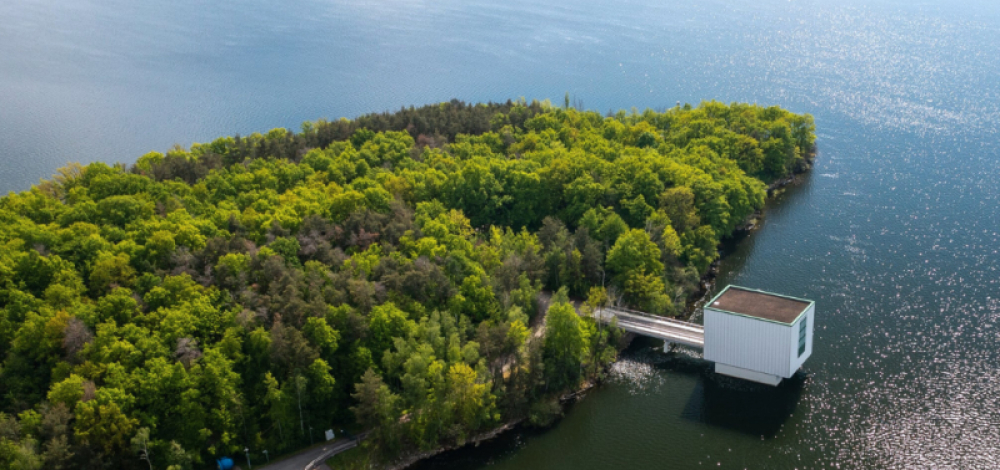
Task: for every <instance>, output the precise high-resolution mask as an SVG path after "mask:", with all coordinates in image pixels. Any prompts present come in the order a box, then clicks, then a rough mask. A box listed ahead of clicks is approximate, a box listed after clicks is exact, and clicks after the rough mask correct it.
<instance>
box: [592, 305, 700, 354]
mask: <svg viewBox="0 0 1000 470" xmlns="http://www.w3.org/2000/svg"><path fill="white" fill-rule="evenodd" d="M594 318H595V319H597V320H599V321H602V322H604V323H610V322H611V320H612V319H613V318H617V319H618V326H619V327H620V328H621V329H623V330H625V331H629V332H632V333H637V334H640V335H643V336H649V337H652V338H659V339H662V340H664V341H669V342H671V343H677V344H683V345H686V346H691V347H694V348H699V349H704V348H705V327H704V326H702V325H698V324H695V323H689V322H685V321H680V320H674V319H672V318H664V317H658V316H654V315H650V314H648V313H644V312H638V311H635V310H629V309H624V308H621V307H604V308H600V309H598V310H597V311H596V312H594Z"/></svg>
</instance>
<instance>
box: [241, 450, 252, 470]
mask: <svg viewBox="0 0 1000 470" xmlns="http://www.w3.org/2000/svg"><path fill="white" fill-rule="evenodd" d="M243 452H246V453H247V467H250V470H253V464H251V463H250V448H249V447H244V448H243Z"/></svg>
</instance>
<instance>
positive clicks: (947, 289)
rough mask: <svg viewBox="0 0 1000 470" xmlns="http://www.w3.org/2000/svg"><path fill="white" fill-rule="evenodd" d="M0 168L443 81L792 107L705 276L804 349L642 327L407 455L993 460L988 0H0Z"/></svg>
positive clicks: (994, 131)
mask: <svg viewBox="0 0 1000 470" xmlns="http://www.w3.org/2000/svg"><path fill="white" fill-rule="evenodd" d="M0 19H2V21H0V172H2V173H0V191H3V192H6V191H10V190H23V189H25V188H27V187H28V186H29V185H30V184H32V183H33V182H36V181H37V180H38V178H40V177H45V176H48V175H50V174H51V173H52V172H53V170H54V169H55V168H56V167H58V166H60V165H62V164H64V163H65V162H66V161H83V162H86V161H92V160H105V161H133V160H134V159H135V158H136V157H137V156H138V155H140V154H142V153H144V152H146V151H148V150H153V149H155V150H161V151H162V150H165V149H166V148H168V147H169V146H170V145H171V144H173V143H175V142H177V143H181V144H184V145H186V144H189V143H190V142H192V141H205V140H209V139H212V138H214V137H217V136H220V135H227V134H233V133H237V132H238V133H248V132H252V131H261V130H267V129H269V128H272V127H278V126H285V127H292V128H297V127H298V125H299V123H301V122H302V121H305V120H312V119H316V118H319V117H327V118H338V117H340V116H355V115H358V114H360V113H363V112H368V111H380V110H386V109H394V108H397V107H399V106H400V105H409V104H423V103H429V102H436V101H441V100H446V99H450V98H453V97H457V98H460V99H463V100H467V101H483V100H505V99H507V98H517V97H520V96H525V97H528V98H529V99H530V98H552V99H553V101H556V102H561V100H562V96H563V95H564V93H565V92H569V93H571V94H572V95H573V96H574V97H576V98H579V99H581V100H582V101H583V104H584V105H585V106H586V107H588V108H591V109H597V110H600V111H602V112H603V111H607V110H609V109H619V108H626V109H628V108H631V107H633V106H635V107H637V108H639V109H642V108H645V107H654V108H661V107H668V106H673V105H674V103H676V102H677V101H681V102H697V101H698V100H700V99H703V98H715V99H718V100H721V101H733V100H739V101H751V102H758V103H763V104H780V105H782V106H785V107H787V108H790V109H792V110H793V111H796V112H809V113H812V114H814V115H815V116H816V121H817V126H818V133H819V142H818V143H819V147H820V156H819V160H818V161H817V165H816V168H815V169H814V171H813V173H812V174H811V175H810V176H809V177H808V178H806V179H805V180H804V181H803V182H802V183H801V184H799V185H798V186H796V187H793V188H790V189H788V190H787V191H786V192H785V193H784V194H783V195H781V196H779V197H778V198H777V199H776V200H775V201H773V203H772V204H771V206H770V209H769V210H768V212H767V215H766V219H765V222H764V224H763V227H762V228H761V229H760V230H759V231H757V232H754V233H753V234H751V235H749V236H747V237H746V238H744V239H743V240H741V241H740V242H739V243H735V244H734V245H733V247H732V248H731V251H732V252H731V253H729V254H728V256H727V257H726V258H725V261H724V262H723V265H722V269H721V275H720V279H719V285H725V284H727V283H730V282H732V283H738V284H741V285H746V286H750V287H757V288H763V289H768V290H772V291H777V292H783V293H787V294H790V295H796V296H801V297H806V298H810V299H814V300H816V301H817V315H816V318H817V320H816V322H817V325H816V328H817V330H816V337H815V349H814V353H813V356H812V358H811V359H810V360H809V362H807V363H806V366H805V367H804V369H803V371H802V374H800V376H799V377H796V378H795V379H793V380H790V381H786V382H785V383H784V384H783V385H782V386H780V387H778V388H776V389H771V388H765V387H756V386H750V385H748V384H745V383H741V382H737V381H728V380H721V379H719V378H718V377H715V376H714V375H713V374H711V373H710V365H709V364H707V363H705V362H703V361H701V360H700V359H699V358H698V355H697V354H696V353H692V352H681V353H675V354H670V355H664V354H662V353H659V352H656V351H655V349H656V348H657V347H658V346H659V345H658V344H657V343H656V342H654V341H649V340H641V341H638V342H637V343H635V344H634V345H633V347H632V348H630V349H629V350H628V351H626V353H625V357H624V358H623V360H622V361H621V362H619V363H618V364H616V365H615V367H614V369H613V371H612V373H611V378H610V379H609V380H608V381H607V383H605V384H604V385H603V386H601V387H600V388H598V389H596V390H594V391H593V392H591V393H590V394H589V396H588V397H587V398H586V399H585V400H583V401H582V402H580V403H578V404H576V405H575V406H573V407H572V408H570V409H569V411H568V413H567V415H566V417H565V419H563V420H562V421H560V422H559V423H558V424H557V425H556V426H555V427H554V428H552V429H549V430H545V431H522V432H515V433H509V434H507V435H504V436H503V437H501V438H499V439H497V440H496V441H494V442H491V443H488V444H484V445H482V446H480V447H479V448H475V449H469V450H465V451H460V452H457V453H451V454H448V455H445V456H443V457H440V458H438V459H435V460H432V461H429V462H427V463H425V464H423V467H422V468H425V469H428V468H442V467H447V468H456V469H478V468H482V467H485V466H491V468H498V469H517V470H526V469H567V470H569V469H572V470H583V469H604V468H616V467H617V468H636V469H638V468H678V469H685V468H699V467H705V468H708V467H711V468H752V469H761V468H773V469H790V468H799V469H807V468H844V469H852V468H885V469H904V468H945V469H951V468H953V469H969V468H997V467H1000V409H998V406H1000V403H998V402H1000V348H998V346H1000V329H998V324H1000V282H998V277H1000V272H998V266H1000V253H998V250H1000V243H998V242H1000V209H998V207H997V205H998V196H1000V176H998V175H1000V151H998V150H997V142H998V130H1000V60H998V57H1000V46H998V45H1000V6H997V5H996V3H995V2H987V1H982V2H943V1H940V2H923V3H914V2H902V1H900V2H888V1H877V2H861V1H844V2H840V1H837V2H834V1H829V2H815V1H811V2H810V1H777V0H763V1H734V2H719V1H709V2H691V1H684V2H657V1H652V0H641V1H619V2H595V1H590V0H585V1H573V2H563V3H561V4H557V5H553V4H549V5H546V6H540V5H537V4H536V2H525V1H515V2H479V1H437V2H420V1H385V2H360V1H359V2H328V1H319V0H304V1H302V2H295V3H294V4H292V3H285V2H269V1H264V0H254V1H248V2H198V1H194V0H177V1H172V2H165V1H155V2H126V1H102V2H87V1H81V0H73V1H68V0H67V1H57V0H51V1H44V2H43V1H29V0H18V1H9V2H0Z"/></svg>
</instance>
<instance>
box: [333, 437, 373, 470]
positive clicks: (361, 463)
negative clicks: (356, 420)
mask: <svg viewBox="0 0 1000 470" xmlns="http://www.w3.org/2000/svg"><path fill="white" fill-rule="evenodd" d="M372 463H373V462H372V460H371V452H369V449H368V443H367V442H362V443H361V445H360V446H358V447H355V448H353V449H350V450H346V451H344V452H341V453H339V454H337V455H334V456H333V457H330V458H329V459H327V461H326V465H327V466H328V467H330V469H331V470H368V469H369V468H370V466H371V464H372Z"/></svg>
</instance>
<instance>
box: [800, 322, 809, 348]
mask: <svg viewBox="0 0 1000 470" xmlns="http://www.w3.org/2000/svg"><path fill="white" fill-rule="evenodd" d="M808 322H809V317H805V318H803V319H802V323H799V357H802V353H804V352H806V324H807V323H808Z"/></svg>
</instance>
